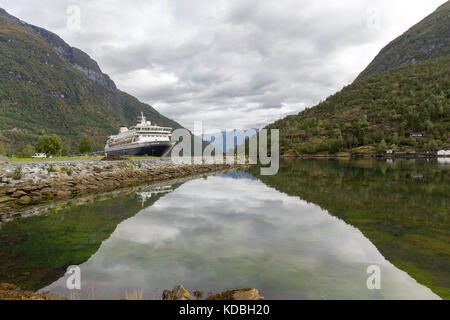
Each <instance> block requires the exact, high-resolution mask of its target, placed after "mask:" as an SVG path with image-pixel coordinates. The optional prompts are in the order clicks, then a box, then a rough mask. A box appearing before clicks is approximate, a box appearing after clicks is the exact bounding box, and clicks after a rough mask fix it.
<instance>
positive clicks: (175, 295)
mask: <svg viewBox="0 0 450 320" xmlns="http://www.w3.org/2000/svg"><path fill="white" fill-rule="evenodd" d="M162 299H163V300H195V297H194V296H193V295H191V294H190V293H189V291H187V290H186V289H185V288H184V287H183V286H182V285H181V284H180V285H178V286H176V287H175V288H173V289H172V291H169V290H164V291H163V294H162Z"/></svg>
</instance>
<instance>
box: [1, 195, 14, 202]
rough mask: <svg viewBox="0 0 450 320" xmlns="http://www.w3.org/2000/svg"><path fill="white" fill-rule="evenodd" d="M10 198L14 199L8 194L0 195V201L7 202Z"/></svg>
mask: <svg viewBox="0 0 450 320" xmlns="http://www.w3.org/2000/svg"><path fill="white" fill-rule="evenodd" d="M11 200H14V199H13V198H11V197H8V196H4V197H0V203H6V202H9V201H11Z"/></svg>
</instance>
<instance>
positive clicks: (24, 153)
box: [17, 144, 34, 158]
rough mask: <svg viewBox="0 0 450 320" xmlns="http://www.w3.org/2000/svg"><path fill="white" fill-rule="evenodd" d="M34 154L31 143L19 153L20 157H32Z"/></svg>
mask: <svg viewBox="0 0 450 320" xmlns="http://www.w3.org/2000/svg"><path fill="white" fill-rule="evenodd" d="M33 154H34V150H33V147H32V146H31V145H29V144H27V146H26V147H25V148H23V149H22V150H20V151H19V152H18V153H17V156H18V157H19V158H31V157H32V156H33Z"/></svg>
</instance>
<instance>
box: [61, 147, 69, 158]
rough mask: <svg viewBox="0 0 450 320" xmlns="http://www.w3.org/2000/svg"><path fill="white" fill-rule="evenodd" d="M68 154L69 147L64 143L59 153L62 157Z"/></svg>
mask: <svg viewBox="0 0 450 320" xmlns="http://www.w3.org/2000/svg"><path fill="white" fill-rule="evenodd" d="M69 154H70V148H69V147H68V146H67V145H66V144H64V145H63V148H62V151H61V155H62V156H63V157H66V156H68V155H69Z"/></svg>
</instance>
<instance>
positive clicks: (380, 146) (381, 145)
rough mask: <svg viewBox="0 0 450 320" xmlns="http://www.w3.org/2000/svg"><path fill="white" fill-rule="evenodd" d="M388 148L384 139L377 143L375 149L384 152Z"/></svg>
mask: <svg viewBox="0 0 450 320" xmlns="http://www.w3.org/2000/svg"><path fill="white" fill-rule="evenodd" d="M387 149H388V146H387V143H386V141H384V139H383V140H381V142H380V144H379V145H378V148H377V151H378V152H386V151H387Z"/></svg>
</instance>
